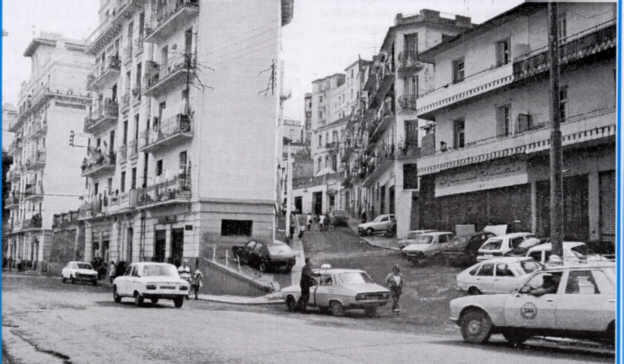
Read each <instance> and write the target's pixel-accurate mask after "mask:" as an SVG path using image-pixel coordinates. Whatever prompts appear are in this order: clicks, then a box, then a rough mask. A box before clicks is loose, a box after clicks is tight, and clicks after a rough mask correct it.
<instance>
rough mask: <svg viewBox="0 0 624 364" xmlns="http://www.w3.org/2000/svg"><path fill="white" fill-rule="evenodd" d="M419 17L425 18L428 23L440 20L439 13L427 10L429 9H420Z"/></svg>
mask: <svg viewBox="0 0 624 364" xmlns="http://www.w3.org/2000/svg"><path fill="white" fill-rule="evenodd" d="M420 15H422V17H423V18H425V20H429V21H431V20H437V19H439V18H440V12H439V11H435V10H429V9H421V10H420Z"/></svg>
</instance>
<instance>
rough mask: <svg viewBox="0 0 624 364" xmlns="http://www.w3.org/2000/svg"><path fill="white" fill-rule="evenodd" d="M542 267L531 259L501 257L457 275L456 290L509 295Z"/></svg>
mask: <svg viewBox="0 0 624 364" xmlns="http://www.w3.org/2000/svg"><path fill="white" fill-rule="evenodd" d="M541 268H542V266H541V265H540V264H539V263H537V262H536V261H535V260H533V258H515V257H502V258H493V259H490V260H486V261H484V262H481V263H477V264H475V265H473V266H472V267H470V268H468V269H466V270H464V271H463V272H461V273H459V274H458V275H457V289H459V290H460V291H464V292H468V293H469V294H481V293H509V292H513V290H515V289H519V288H520V286H522V284H524V282H525V281H526V280H527V278H528V276H529V275H531V273H533V272H535V271H536V270H539V269H541Z"/></svg>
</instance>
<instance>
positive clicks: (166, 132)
mask: <svg viewBox="0 0 624 364" xmlns="http://www.w3.org/2000/svg"><path fill="white" fill-rule="evenodd" d="M292 9H293V3H292V0H291V1H288V0H269V1H267V0H251V1H244V2H238V1H235V2H232V1H218V0H202V1H198V0H195V1H191V0H183V1H162V0H159V1H148V0H126V1H106V0H102V1H101V2H100V10H99V16H100V23H101V24H100V26H99V27H98V29H97V30H96V32H94V33H93V34H92V35H91V36H90V38H89V46H88V52H89V53H90V54H92V55H94V56H95V58H96V64H95V68H94V70H93V73H92V76H90V77H89V80H88V87H89V89H90V90H91V91H92V93H93V96H94V97H93V100H92V101H93V102H92V108H91V115H90V116H89V117H87V118H86V119H85V124H84V130H85V132H87V133H88V134H89V139H88V145H89V148H88V152H87V155H86V157H85V159H84V161H83V163H82V166H81V168H82V173H83V176H84V177H85V178H86V182H85V183H86V186H87V189H88V196H87V199H86V200H87V203H86V204H85V205H84V206H83V207H82V209H81V211H80V216H81V219H83V220H84V221H85V222H86V244H85V245H86V246H85V258H86V259H92V258H93V257H101V258H103V259H105V260H115V261H127V262H130V261H138V260H154V261H168V262H172V263H174V264H178V263H179V262H180V261H181V260H182V259H189V258H197V257H200V256H202V255H203V254H204V253H205V252H207V251H208V250H209V249H211V243H216V242H218V241H220V240H222V239H229V238H230V237H233V238H236V237H238V238H240V237H241V236H252V235H253V236H254V237H257V238H265V239H271V238H272V236H273V227H274V217H275V211H274V206H275V201H276V189H275V186H276V183H277V181H276V169H275V168H276V166H275V163H274V161H275V158H276V156H275V152H276V150H277V149H276V145H275V139H276V138H275V131H276V126H277V120H278V112H279V96H280V95H279V90H280V87H279V82H280V80H279V77H278V75H279V69H278V68H279V52H280V47H281V45H280V38H281V27H282V26H283V25H285V24H288V22H289V21H290V19H291V17H292ZM267 85H269V87H267ZM209 245H210V246H209Z"/></svg>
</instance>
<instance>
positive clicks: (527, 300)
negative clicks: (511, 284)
mask: <svg viewBox="0 0 624 364" xmlns="http://www.w3.org/2000/svg"><path fill="white" fill-rule="evenodd" d="M546 275H551V276H553V277H555V280H558V281H559V283H558V284H557V285H558V286H557V290H556V292H555V293H549V294H544V295H542V296H536V295H533V294H531V293H530V289H529V288H531V287H533V288H539V287H541V284H542V283H543V282H544V276H546ZM561 281H562V279H561V272H539V273H537V274H535V275H534V276H533V277H532V278H531V279H529V281H528V282H527V283H526V284H525V285H524V286H523V287H522V288H521V289H520V291H519V292H518V293H512V294H509V295H508V297H507V300H506V301H505V322H506V326H510V327H521V328H532V329H554V328H556V326H557V322H556V318H555V311H556V307H557V301H559V300H560V299H561V298H562V297H561V295H560V294H559V293H560V292H561V291H562V287H563V284H562V282H561Z"/></svg>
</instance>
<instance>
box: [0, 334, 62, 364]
mask: <svg viewBox="0 0 624 364" xmlns="http://www.w3.org/2000/svg"><path fill="white" fill-rule="evenodd" d="M10 331H11V333H12V334H13V335H15V336H16V337H18V338H19V339H21V340H22V341H24V342H25V343H27V344H28V345H30V346H31V347H32V348H33V349H35V350H36V351H37V352H39V353H42V354H47V355H51V356H53V357H55V358H57V359H60V360H62V361H63V364H72V361H71V358H70V357H69V356H68V355H65V354H63V353H61V352H58V351H56V350H51V349H45V348H42V347H41V346H40V345H39V344H37V343H36V342H34V341H33V340H32V339H30V338H28V337H26V336H25V335H24V333H23V332H22V331H21V330H15V329H13V330H10ZM3 347H4V345H3Z"/></svg>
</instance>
